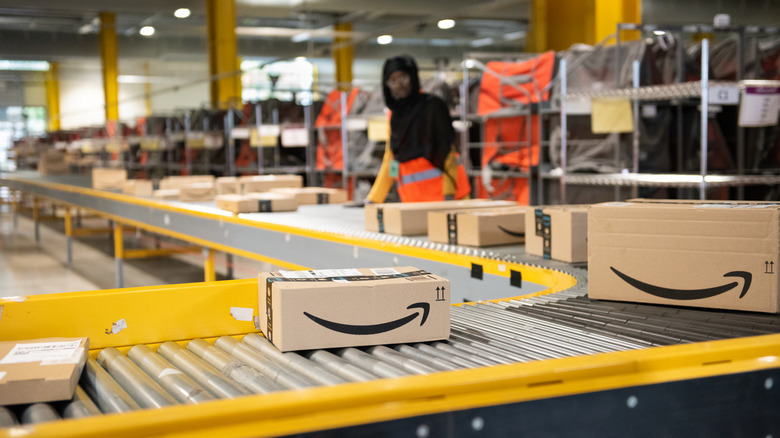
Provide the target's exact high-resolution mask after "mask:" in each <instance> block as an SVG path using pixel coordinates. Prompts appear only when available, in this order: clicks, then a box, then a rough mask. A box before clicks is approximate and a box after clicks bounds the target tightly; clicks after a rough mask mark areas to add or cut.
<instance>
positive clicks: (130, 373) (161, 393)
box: [97, 348, 178, 408]
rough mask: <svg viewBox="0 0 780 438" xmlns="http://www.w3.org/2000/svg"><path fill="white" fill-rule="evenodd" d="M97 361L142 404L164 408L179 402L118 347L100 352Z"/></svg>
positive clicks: (145, 406)
mask: <svg viewBox="0 0 780 438" xmlns="http://www.w3.org/2000/svg"><path fill="white" fill-rule="evenodd" d="M97 362H98V364H100V365H101V366H102V367H104V368H105V369H106V370H107V371H108V373H109V374H111V377H113V378H114V379H115V380H116V381H117V382H118V383H119V384H120V385H122V388H124V390H125V391H127V393H128V394H130V396H131V397H133V399H134V400H135V401H136V402H137V403H138V404H139V405H140V406H142V407H144V408H162V407H164V406H170V405H175V404H178V403H177V402H176V399H174V398H173V397H172V396H171V395H170V394H168V393H167V392H165V389H163V388H162V387H161V386H160V385H159V384H157V382H155V381H154V380H153V379H152V378H151V377H149V376H148V375H146V374H145V373H144V372H143V371H142V370H141V369H140V368H138V366H137V365H135V364H134V363H133V362H132V361H131V360H130V359H128V358H127V357H125V356H124V355H123V354H122V353H120V352H119V350H117V349H116V348H106V349H104V350H103V351H101V352H100V353H98V356H97Z"/></svg>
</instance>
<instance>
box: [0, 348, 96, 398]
mask: <svg viewBox="0 0 780 438" xmlns="http://www.w3.org/2000/svg"><path fill="white" fill-rule="evenodd" d="M88 351H89V338H41V339H29V340H24V341H5V342H0V406H2V405H15V404H22V403H38V402H49V401H56V400H68V399H71V398H72V397H73V393H74V392H75V390H76V383H77V382H78V380H79V377H80V376H81V371H82V370H83V369H84V364H85V363H86V360H87V356H88Z"/></svg>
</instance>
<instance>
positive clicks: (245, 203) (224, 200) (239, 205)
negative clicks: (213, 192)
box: [216, 195, 257, 213]
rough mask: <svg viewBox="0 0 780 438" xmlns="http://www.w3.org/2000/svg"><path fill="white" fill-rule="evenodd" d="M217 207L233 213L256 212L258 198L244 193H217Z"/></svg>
mask: <svg viewBox="0 0 780 438" xmlns="http://www.w3.org/2000/svg"><path fill="white" fill-rule="evenodd" d="M216 199H217V208H220V209H222V210H227V211H229V212H231V213H254V212H256V211H257V200H255V199H252V198H250V197H249V196H244V195H217V198H216Z"/></svg>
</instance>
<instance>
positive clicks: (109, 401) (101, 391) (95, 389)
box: [80, 358, 141, 414]
mask: <svg viewBox="0 0 780 438" xmlns="http://www.w3.org/2000/svg"><path fill="white" fill-rule="evenodd" d="M80 385H81V386H82V387H83V388H84V391H85V392H86V393H87V395H89V397H90V398H91V399H92V400H94V401H95V403H96V404H97V406H98V407H99V408H100V410H101V411H102V412H104V413H106V414H112V413H120V412H130V411H133V410H136V409H141V407H140V406H138V403H136V402H135V400H133V398H132V397H130V394H128V393H127V392H126V391H125V390H124V389H122V387H121V386H120V385H119V383H117V381H116V380H114V378H113V377H111V375H110V374H108V372H107V371H106V370H105V369H103V367H101V366H100V365H99V364H98V363H97V361H95V359H92V358H87V363H86V365H85V367H84V371H83V372H82V374H81V380H80Z"/></svg>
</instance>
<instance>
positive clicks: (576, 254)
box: [525, 204, 588, 263]
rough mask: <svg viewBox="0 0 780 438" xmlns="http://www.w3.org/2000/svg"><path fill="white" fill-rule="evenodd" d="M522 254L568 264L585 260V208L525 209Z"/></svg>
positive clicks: (586, 223) (552, 206)
mask: <svg viewBox="0 0 780 438" xmlns="http://www.w3.org/2000/svg"><path fill="white" fill-rule="evenodd" d="M525 230H526V232H525V252H526V253H528V254H532V255H536V256H540V257H544V258H545V259H552V260H560V261H564V262H569V263H576V262H584V261H586V260H587V259H588V205H574V204H569V205H544V206H535V207H526V213H525Z"/></svg>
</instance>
